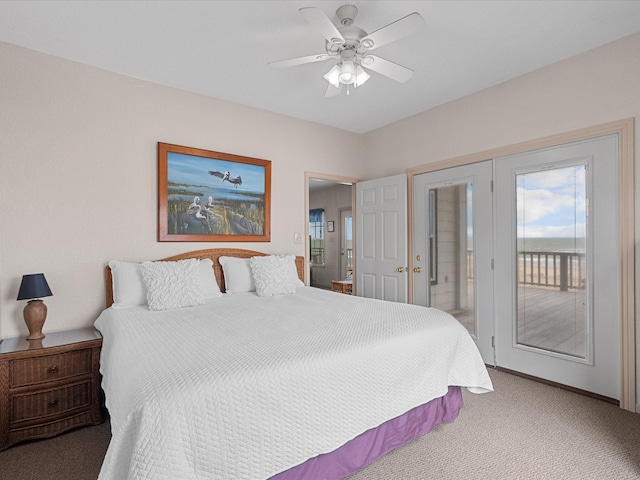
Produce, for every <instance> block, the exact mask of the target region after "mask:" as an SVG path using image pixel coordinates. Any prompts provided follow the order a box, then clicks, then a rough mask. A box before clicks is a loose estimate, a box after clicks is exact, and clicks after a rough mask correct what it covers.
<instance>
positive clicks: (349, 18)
mask: <svg viewBox="0 0 640 480" xmlns="http://www.w3.org/2000/svg"><path fill="white" fill-rule="evenodd" d="M336 15H337V16H338V18H339V19H340V23H341V24H342V25H344V26H345V27H348V26H350V25H352V24H353V21H354V20H355V19H356V17H357V16H358V9H357V8H356V6H355V5H343V6H341V7H340V8H339V9H338V10H336Z"/></svg>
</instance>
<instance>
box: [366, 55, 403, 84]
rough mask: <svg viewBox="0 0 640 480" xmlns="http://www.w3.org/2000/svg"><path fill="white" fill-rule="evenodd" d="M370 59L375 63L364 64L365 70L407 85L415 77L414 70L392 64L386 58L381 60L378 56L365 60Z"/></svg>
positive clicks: (369, 56)
mask: <svg viewBox="0 0 640 480" xmlns="http://www.w3.org/2000/svg"><path fill="white" fill-rule="evenodd" d="M369 58H370V59H372V60H373V61H368V62H367V63H364V62H363V63H362V66H363V67H364V68H368V69H369V70H373V71H374V72H378V73H379V74H381V75H384V76H385V77H389V78H391V79H392V80H395V81H396V82H400V83H405V82H407V81H408V80H409V79H410V78H411V77H413V70H411V69H409V68H407V67H403V66H402V65H398V64H397V63H393V62H390V61H389V60H385V59H384V58H380V57H378V56H376V55H367V56H366V57H365V59H369Z"/></svg>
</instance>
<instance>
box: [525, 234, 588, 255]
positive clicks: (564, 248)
mask: <svg viewBox="0 0 640 480" xmlns="http://www.w3.org/2000/svg"><path fill="white" fill-rule="evenodd" d="M585 241H586V239H585V238H566V237H565V238H518V251H519V252H523V251H524V252H579V253H584V251H585Z"/></svg>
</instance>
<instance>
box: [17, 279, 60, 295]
mask: <svg viewBox="0 0 640 480" xmlns="http://www.w3.org/2000/svg"><path fill="white" fill-rule="evenodd" d="M52 295H53V293H51V289H50V288H49V284H48V283H47V279H46V278H44V274H43V273H32V274H30V275H23V277H22V283H21V284H20V290H19V291H18V298H17V300H31V299H33V298H42V297H50V296H52Z"/></svg>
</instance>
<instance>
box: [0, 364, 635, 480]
mask: <svg viewBox="0 0 640 480" xmlns="http://www.w3.org/2000/svg"><path fill="white" fill-rule="evenodd" d="M490 374H491V378H492V379H493V382H494V386H495V389H496V391H495V392H493V393H490V394H485V395H473V394H470V393H468V392H466V391H465V393H464V401H465V405H464V408H463V409H462V412H461V413H460V416H459V417H458V419H457V420H456V421H455V422H454V423H452V424H447V425H441V426H439V427H437V428H436V429H435V430H434V431H433V432H431V433H429V434H427V435H425V436H424V437H422V438H419V439H417V440H415V441H414V442H412V443H410V444H409V445H405V446H404V447H401V448H399V449H396V450H394V451H393V452H391V453H389V454H388V455H386V456H385V457H383V458H381V459H380V460H378V461H377V462H376V463H374V464H373V465H370V466H369V467H367V468H365V469H364V470H362V471H361V472H358V473H356V474H355V475H352V476H351V477H349V480H395V479H400V480H431V479H434V480H436V479H437V480H446V479H456V480H462V479H482V480H484V479H486V480H502V479H504V480H507V479H508V480H515V479H523V480H525V479H526V480H535V479H563V480H565V479H566V480H573V479H576V480H578V479H580V480H590V479H593V480H596V479H598V480H601V479H612V480H614V479H615V480H624V479H640V414H633V413H629V412H626V411H624V410H621V409H619V408H618V407H616V406H614V405H611V404H608V403H604V402H601V401H599V400H595V399H592V398H588V397H583V396H581V395H577V394H575V393H571V392H567V391H564V390H561V389H558V388H554V387H550V386H547V385H542V384H538V383H535V382H532V381H531V380H526V379H523V378H520V377H515V376H513V375H510V374H507V373H503V372H496V371H493V370H492V371H491V372H490ZM108 442H109V425H108V424H107V423H105V424H104V425H99V426H97V427H91V428H84V429H80V430H76V431H74V432H69V433H67V434H64V435H61V436H59V437H56V438H54V439H50V440H42V441H38V442H31V443H26V444H23V445H18V446H16V447H13V448H11V449H9V450H6V451H4V452H2V453H0V479H1V480H25V479H29V480H76V479H77V480H89V479H95V478H96V477H97V474H98V472H99V470H100V464H101V462H102V458H103V456H104V452H105V451H106V448H107V445H108ZM176 480H178V479H176ZM309 480H311V479H309Z"/></svg>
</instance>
